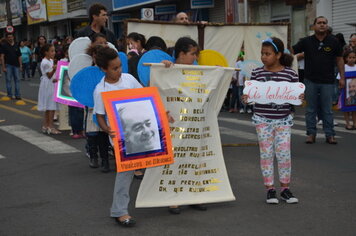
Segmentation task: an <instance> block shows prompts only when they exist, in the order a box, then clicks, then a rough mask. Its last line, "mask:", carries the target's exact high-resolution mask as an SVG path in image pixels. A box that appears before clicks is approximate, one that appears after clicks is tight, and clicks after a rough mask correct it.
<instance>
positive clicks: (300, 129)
mask: <svg viewBox="0 0 356 236" xmlns="http://www.w3.org/2000/svg"><path fill="white" fill-rule="evenodd" d="M299 118H301V119H304V116H303V117H301V116H297V117H296V119H294V120H293V122H294V124H295V125H294V126H293V127H292V135H298V136H303V137H306V131H305V121H304V120H303V121H301V120H298V119H299ZM218 119H219V121H222V122H220V123H219V129H220V134H225V135H229V136H234V137H238V138H242V139H246V140H250V141H257V135H256V131H255V130H254V129H253V132H246V131H241V130H237V129H231V128H227V127H224V126H223V124H222V123H223V122H229V123H232V124H236V125H243V126H247V127H253V128H254V125H253V124H252V121H251V120H240V119H238V117H221V116H220V117H219V118H218ZM336 121H337V122H339V123H342V122H343V121H342V120H338V119H336ZM334 129H335V131H336V133H340V134H342V133H355V132H354V131H351V130H346V129H344V128H343V127H337V126H335V127H334ZM318 130H321V132H322V126H320V125H318ZM335 137H336V138H338V139H339V138H342V137H341V136H338V135H336V136H335ZM324 138H325V137H324V135H318V136H317V139H324Z"/></svg>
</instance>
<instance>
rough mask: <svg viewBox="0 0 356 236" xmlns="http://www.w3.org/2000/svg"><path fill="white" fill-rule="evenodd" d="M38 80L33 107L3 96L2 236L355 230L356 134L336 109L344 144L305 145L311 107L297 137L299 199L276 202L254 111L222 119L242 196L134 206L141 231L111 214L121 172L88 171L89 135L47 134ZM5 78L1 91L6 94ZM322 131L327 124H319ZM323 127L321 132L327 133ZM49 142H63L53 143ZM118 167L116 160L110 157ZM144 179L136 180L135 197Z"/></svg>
mask: <svg viewBox="0 0 356 236" xmlns="http://www.w3.org/2000/svg"><path fill="white" fill-rule="evenodd" d="M38 84H39V79H38V78H35V79H32V81H21V90H22V96H23V98H25V99H26V100H25V101H26V103H27V105H25V106H18V105H15V101H0V140H1V142H0V235H1V236H3V235H6V236H7V235H11V236H12V235H36V236H42V235H43V236H48V235H127V236H128V235H147V236H148V235H298V236H299V235H303V236H304V235H340V236H341V235H342V236H344V235H350V236H351V235H355V231H356V188H355V187H354V186H355V179H356V154H355V145H356V130H354V131H349V130H346V129H345V128H344V125H343V114H342V113H341V112H336V115H335V116H336V121H337V122H338V123H339V126H338V127H336V132H337V136H336V137H337V139H338V141H339V144H338V145H336V146H335V145H330V144H327V143H325V139H324V136H323V134H322V133H321V134H319V136H318V138H317V143H316V144H313V145H307V144H304V139H305V130H304V127H305V125H304V116H303V112H304V111H303V108H298V109H297V113H296V118H295V125H294V126H293V132H292V133H293V135H292V142H293V144H292V162H293V165H292V168H293V173H292V185H291V189H292V191H293V193H294V194H295V195H296V196H297V197H298V198H299V200H300V203H299V204H297V205H287V204H285V203H280V204H279V205H267V204H266V203H265V202H264V201H265V190H264V187H263V184H262V178H261V173H260V170H259V150H258V147H257V146H256V145H255V144H256V140H257V139H256V134H255V130H254V127H253V126H252V124H251V122H250V115H249V114H230V113H227V112H222V113H221V114H220V116H219V124H220V130H221V138H222V143H223V144H224V145H226V146H224V148H223V151H224V156H225V162H226V166H227V170H228V174H229V177H230V182H231V185H232V188H233V191H234V194H235V196H236V197H237V200H236V201H234V202H226V203H219V204H209V205H208V207H209V208H208V211H206V212H198V211H195V210H193V209H191V208H183V211H182V213H181V214H180V215H171V214H170V213H169V212H168V211H167V209H166V208H148V209H135V208H134V201H135V199H132V202H131V205H130V212H131V214H132V215H133V216H134V217H135V218H136V219H137V221H138V224H137V226H136V227H135V228H130V229H126V228H122V227H120V226H119V225H117V224H116V223H115V222H114V220H112V219H111V218H110V217H109V208H110V206H111V201H112V191H113V186H114V178H115V173H114V171H112V172H111V173H109V174H103V173H101V172H100V171H99V170H97V169H90V168H89V167H88V159H87V157H86V156H85V154H84V153H83V149H84V143H85V142H84V140H72V139H71V138H70V136H69V132H68V131H65V132H63V134H61V135H58V136H53V135H52V136H48V135H43V134H41V133H40V127H41V119H42V114H41V113H39V112H38V111H36V110H31V109H32V108H33V106H34V105H36V100H37V93H38ZM4 92H5V82H4V76H3V77H1V78H0V96H3V95H5V93H4ZM319 127H321V126H319ZM321 132H322V131H321ZM46 143H54V144H55V145H54V147H55V148H51V149H48V145H46ZM111 165H112V167H113V165H114V160H111ZM139 184H140V181H139V180H136V179H135V180H134V181H133V186H132V189H131V191H132V196H133V197H135V196H136V194H137V190H138V187H139Z"/></svg>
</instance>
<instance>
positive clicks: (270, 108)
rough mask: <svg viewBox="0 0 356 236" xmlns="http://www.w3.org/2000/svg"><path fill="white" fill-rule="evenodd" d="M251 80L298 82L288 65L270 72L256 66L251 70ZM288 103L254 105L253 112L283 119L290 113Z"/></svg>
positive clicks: (269, 117) (295, 74)
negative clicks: (277, 70)
mask: <svg viewBox="0 0 356 236" xmlns="http://www.w3.org/2000/svg"><path fill="white" fill-rule="evenodd" d="M251 80H257V81H259V82H267V81H276V82H298V81H299V80H298V75H297V73H295V71H294V70H292V69H291V68H289V67H285V68H284V69H283V70H281V71H279V72H271V71H267V70H265V69H264V68H263V67H259V68H256V69H254V70H253V71H252V74H251ZM290 108H291V106H290V104H281V105H277V104H275V103H270V104H259V103H256V104H255V105H254V113H255V114H256V115H258V116H262V117H265V118H268V119H283V118H285V117H287V116H288V115H289V114H290Z"/></svg>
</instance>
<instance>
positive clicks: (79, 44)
mask: <svg viewBox="0 0 356 236" xmlns="http://www.w3.org/2000/svg"><path fill="white" fill-rule="evenodd" d="M90 44H91V41H90V39H89V38H88V37H80V38H77V39H75V40H74V41H73V42H72V43H71V44H70V45H69V49H68V56H69V60H70V61H71V60H72V59H73V58H74V57H75V56H76V55H79V54H85V51H86V50H87V48H88V47H89V46H90Z"/></svg>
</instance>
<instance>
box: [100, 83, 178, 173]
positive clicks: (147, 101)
mask: <svg viewBox="0 0 356 236" xmlns="http://www.w3.org/2000/svg"><path fill="white" fill-rule="evenodd" d="M102 97H103V101H104V105H105V110H106V113H107V116H108V121H109V124H110V127H111V130H113V131H115V137H114V138H113V144H114V150H115V158H116V164H117V170H118V172H122V171H128V170H134V169H141V168H147V167H153V166H158V165H165V164H171V163H173V152H172V143H171V138H170V132H169V124H168V119H167V114H166V111H165V109H164V106H163V103H162V101H161V99H160V96H159V94H158V90H157V89H156V88H140V89H125V90H118V91H111V92H104V93H102Z"/></svg>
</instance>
